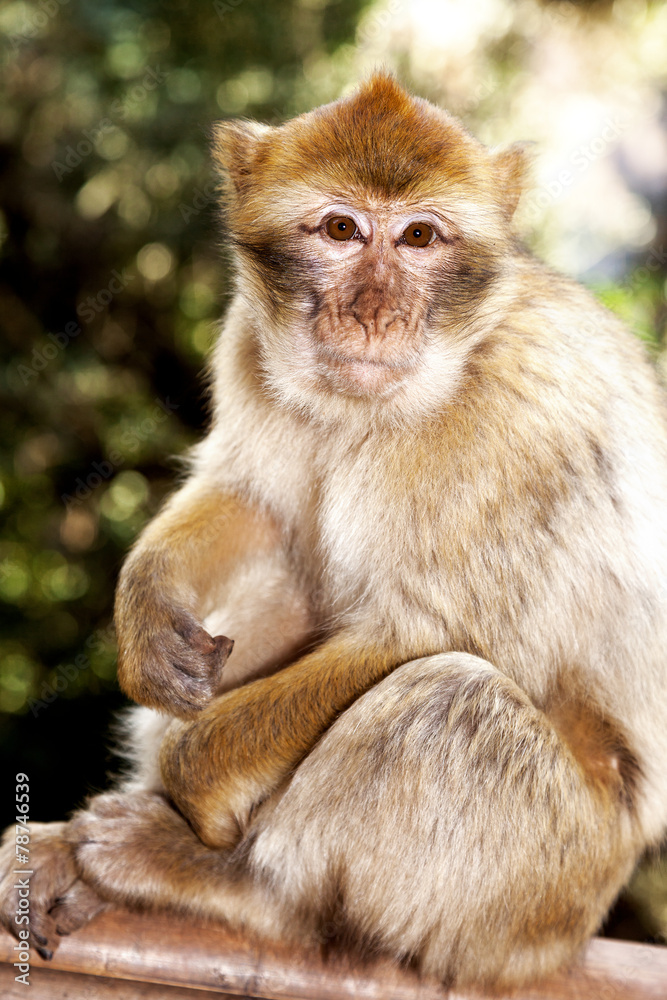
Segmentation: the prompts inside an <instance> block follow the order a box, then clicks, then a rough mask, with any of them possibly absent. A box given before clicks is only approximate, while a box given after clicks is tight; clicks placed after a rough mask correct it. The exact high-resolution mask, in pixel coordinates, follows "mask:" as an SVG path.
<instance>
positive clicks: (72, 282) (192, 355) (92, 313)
mask: <svg viewBox="0 0 667 1000" xmlns="http://www.w3.org/2000/svg"><path fill="white" fill-rule="evenodd" d="M362 6H363V2H362V0H277V2H275V3H272V4H266V3H263V2H261V0H229V2H224V0H216V2H204V3H201V4H191V3H187V2H184V0H168V2H166V3H157V2H152V0H136V2H126V3H117V2H110V0H38V2H35V3H26V2H16V3H9V4H5V5H4V6H3V7H2V8H0V32H2V39H1V44H2V63H1V66H2V68H1V70H0V92H1V95H2V100H1V101H0V164H1V171H0V205H1V206H2V209H1V212H0V264H1V266H2V273H1V277H0V323H1V325H2V331H3V338H2V348H1V349H2V362H3V364H2V373H1V375H0V379H1V382H0V391H1V392H2V397H3V403H4V405H3V407H2V415H1V417H0V420H1V424H0V508H1V511H2V515H3V520H4V526H3V534H2V541H1V542H0V615H1V623H2V631H1V638H0V712H2V713H4V723H3V726H2V732H1V735H0V764H2V765H3V766H2V773H3V775H7V776H9V775H10V773H11V775H13V774H14V772H15V770H16V769H17V767H20V768H21V769H22V770H26V771H30V764H33V765H34V768H33V773H34V777H35V780H36V781H40V782H41V784H40V787H39V791H37V790H36V791H35V795H34V798H33V802H34V804H35V808H36V809H37V810H38V816H37V818H39V817H40V816H41V817H49V818H53V817H55V816H59V815H62V814H63V813H64V812H65V811H66V810H67V809H69V808H71V807H72V806H73V805H74V804H75V802H76V801H77V799H79V798H80V797H81V795H82V792H83V791H84V790H85V788H86V786H87V785H88V784H90V783H91V782H92V783H93V784H102V783H103V782H104V766H105V746H104V744H105V741H104V733H105V729H106V723H107V720H108V716H109V712H110V709H111V708H112V707H115V706H117V705H118V704H120V703H121V702H122V699H121V698H120V695H119V694H118V692H117V690H116V687H115V680H114V670H115V649H114V642H113V631H112V628H111V627H110V622H111V613H112V600H113V591H114V584H115V578H116V574H117V571H118V567H119V565H120V563H121V561H122V558H123V555H124V553H125V552H126V551H127V548H128V546H129V544H130V543H131V542H132V540H133V538H134V537H135V536H136V534H137V532H138V530H139V529H140V528H141V526H142V525H143V524H144V522H145V521H146V520H147V519H148V518H149V517H150V516H151V515H152V514H153V513H154V511H155V510H156V508H157V507H158V505H159V503H160V501H161V499H162V497H163V496H164V494H165V492H166V491H168V490H169V488H170V487H171V485H172V484H173V482H174V478H175V476H176V473H177V468H176V463H175V461H173V460H172V459H171V457H170V456H175V455H179V454H182V453H183V451H184V449H185V448H186V447H187V445H188V444H189V443H190V442H192V441H193V440H194V439H195V438H196V437H197V436H198V434H199V432H200V431H201V428H202V427H203V425H204V423H205V419H206V402H205V387H204V380H203V378H202V376H201V370H202V365H203V359H204V355H205V353H206V351H207V348H208V346H209V344H210V342H211V340H212V338H213V337H214V336H215V324H216V318H217V317H218V316H219V315H220V312H221V310H222V307H223V305H224V300H225V295H226V292H227V280H226V274H225V265H224V259H223V255H221V254H220V248H219V246H218V243H219V238H218V232H217V228H216V219H215V184H214V177H213V174H212V170H211V165H210V162H209V157H208V133H209V129H210V126H211V123H212V122H214V121H215V120H216V119H219V118H221V117H224V116H230V115H237V114H241V115H248V116H252V117H258V118H260V119H264V120H267V121H277V120H279V119H281V118H283V117H284V116H286V115H290V114H293V113H295V112H298V111H300V110H305V108H306V103H305V98H304V96H303V95H304V93H305V91H304V87H303V79H304V66H305V65H306V64H307V65H314V64H315V63H314V61H315V62H317V60H323V59H324V60H326V58H328V56H329V55H331V54H332V53H333V52H335V50H336V49H337V48H338V47H339V46H340V45H341V44H342V43H343V41H345V40H346V39H348V40H349V39H351V38H352V37H353V35H354V30H355V25H356V20H357V17H358V15H359V12H360V9H361V7H362ZM300 94H301V95H302V96H299V95H300ZM331 96H332V97H333V96H335V94H334V93H333V92H332V94H331ZM73 699H76V702H75V704H76V706H77V707H79V706H80V709H79V711H78V712H77V713H74V712H73V707H74V704H73ZM54 747H55V749H56V752H55V753H54V750H53V749H52V748H54ZM8 757H9V760H8V759H7V758H8ZM10 762H12V763H10ZM5 764H6V766H4V765H5ZM5 802H6V803H9V802H10V799H9V796H7V797H6V798H4V799H3V808H4V803H5Z"/></svg>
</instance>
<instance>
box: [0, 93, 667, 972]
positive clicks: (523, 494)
mask: <svg viewBox="0 0 667 1000" xmlns="http://www.w3.org/2000/svg"><path fill="white" fill-rule="evenodd" d="M214 152H215V156H216V159H217V162H218V165H219V167H220V170H221V177H222V189H223V190H222V208H223V217H224V224H225V227H226V230H225V231H226V233H227V237H228V240H229V243H230V245H231V247H232V248H233V251H234V260H235V266H236V296H235V298H234V301H233V303H232V305H231V308H230V310H229V313H228V316H227V320H226V322H225V326H224V329H223V331H222V334H221V337H220V340H219V343H218V346H217V348H216V352H215V356H214V359H213V372H214V375H215V382H214V391H213V399H214V419H213V425H212V428H211V431H210V433H209V435H208V437H207V438H206V440H205V441H203V442H202V444H201V445H200V446H199V447H198V448H197V449H196V451H195V453H194V455H193V459H192V472H191V475H190V477H189V479H188V481H187V483H186V484H185V485H184V486H183V487H182V489H181V490H180V491H179V492H178V493H176V494H175V495H174V496H173V497H172V499H171V500H170V502H169V503H168V504H167V506H166V507H165V509H164V511H163V512H162V513H161V514H160V515H159V516H158V517H157V518H156V520H155V521H154V522H153V523H152V524H151V525H149V527H148V529H147V530H146V532H145V533H144V535H143V536H142V537H141V539H140V540H139V542H138V543H137V546H136V547H135V549H134V551H133V552H132V554H131V555H130V557H129V559H128V561H127V563H126V565H125V567H124V569H123V572H122V575H121V580H120V583H119V588H118V597H117V607H116V612H117V613H116V620H117V627H118V633H119V650H120V661H119V676H120V680H121V684H122V685H123V687H124V689H125V690H126V691H127V693H128V694H130V695H131V696H132V697H133V698H135V699H136V700H137V701H139V702H141V703H142V704H143V705H144V706H146V707H144V708H141V709H137V710H135V712H134V715H133V716H132V718H131V720H130V721H129V722H128V745H129V751H128V752H129V753H130V755H131V756H132V758H133V761H134V770H133V773H132V776H131V777H130V778H128V779H126V780H125V781H124V783H123V784H122V785H121V787H120V789H119V791H117V792H115V793H111V794H109V795H105V796H99V797H97V798H96V799H93V800H92V801H91V803H90V805H89V807H88V808H87V809H86V810H84V811H82V812H81V813H79V814H78V815H76V816H75V817H74V819H73V820H71V821H70V823H69V824H68V825H66V826H65V827H63V826H62V824H60V825H57V826H55V827H54V828H53V832H52V834H51V835H50V834H49V828H48V827H47V828H44V831H42V832H41V833H40V838H41V839H40V851H41V852H42V853H44V851H45V850H46V852H47V853H46V855H45V856H44V859H43V860H42V862H41V869H40V886H45V888H43V889H41V890H40V892H41V895H40V897H39V898H40V901H41V902H40V908H39V912H38V913H37V914H36V923H37V926H38V927H41V928H42V931H41V932H40V938H41V939H42V940H45V941H47V942H48V947H49V948H52V947H54V946H55V944H56V943H57V936H56V932H57V929H58V926H59V925H58V923H57V921H56V922H55V923H54V921H53V920H52V919H51V918H49V908H50V906H51V904H52V903H53V902H54V901H55V899H56V896H59V897H62V898H61V901H60V903H59V904H58V905H59V910H58V913H59V915H60V916H59V919H61V920H64V919H65V917H67V918H68V919H69V921H70V924H68V927H69V926H70V925H71V926H74V924H76V923H77V922H81V921H82V920H84V919H86V916H87V914H88V912H89V910H91V909H94V906H93V905H92V904H91V902H90V898H89V897H86V899H85V906H83V905H82V904H81V902H80V899H81V895H82V893H83V892H84V890H85V892H88V893H90V890H91V889H94V890H95V892H96V893H97V894H98V895H99V899H100V900H101V901H105V902H106V901H112V902H120V903H125V904H130V905H136V906H139V907H146V908H150V907H156V906H157V907H165V908H173V909H177V910H180V911H185V912H191V913H198V914H204V915H210V916H214V917H217V918H220V919H223V920H227V921H229V922H230V923H232V924H234V925H236V926H241V927H245V928H247V929H248V930H249V931H253V932H255V933H257V934H260V935H264V936H267V937H278V938H283V939H288V940H293V941H294V942H295V943H300V944H303V945H313V946H315V945H322V944H326V945H331V944H335V945H336V946H343V947H348V948H352V949H356V950H362V951H363V950H373V951H379V952H382V953H386V954H390V955H393V956H394V957H395V958H396V959H398V960H401V961H406V962H410V963H412V964H414V965H416V967H417V968H419V969H420V970H422V971H423V972H425V973H428V974H433V975H436V976H438V977H439V978H440V979H441V980H442V981H443V982H446V983H448V984H456V985H459V986H460V985H464V984H467V983H471V982H477V983H482V984H487V985H499V984H500V985H504V984H513V983H518V982H522V981H525V980H527V979H530V978H534V977H537V976H540V975H543V974H546V973H548V972H550V971H551V970H552V969H554V968H555V967H557V966H558V965H560V964H562V963H565V962H568V961H570V960H572V958H573V957H574V956H575V955H576V953H577V950H578V949H579V948H580V947H581V946H582V944H583V943H584V942H585V941H586V939H587V938H588V936H589V935H591V934H592V933H593V932H594V931H595V930H596V928H597V927H598V926H599V924H600V922H601V921H602V919H603V918H604V916H605V913H606V911H607V909H608V907H609V906H610V904H611V902H612V901H613V899H614V897H615V895H616V894H617V893H618V891H619V890H620V888H621V887H622V886H623V884H624V882H625V881H626V880H627V878H628V877H629V874H630V872H631V871H632V868H633V865H634V864H635V862H636V859H637V858H638V856H639V855H640V853H641V852H642V851H643V850H644V849H645V848H646V847H647V846H649V845H652V844H655V843H657V842H658V841H659V840H660V839H661V838H662V837H663V835H664V832H665V828H666V826H667V776H666V775H665V771H664V765H663V762H664V759H665V756H666V755H667V672H666V671H665V668H664V661H665V643H666V640H667V606H666V604H665V600H664V596H663V595H664V574H665V569H666V568H667V432H666V422H665V402H664V397H663V393H662V390H661V388H660V387H659V386H658V384H657V381H656V378H655V376H654V373H653V371H652V369H651V367H650V365H649V364H648V362H647V361H646V359H645V358H644V356H643V353H642V349H641V347H640V346H639V345H638V344H637V343H636V342H635V341H634V339H633V338H632V337H631V336H630V334H628V333H627V332H626V331H625V330H624V329H623V328H622V327H621V325H620V324H619V323H618V322H617V321H616V320H615V319H614V318H613V317H612V316H611V315H610V314H609V313H607V312H606V311H605V310H604V309H603V308H602V307H601V306H600V305H598V304H597V303H596V302H595V301H594V300H593V299H592V298H591V297H590V296H589V295H588V294H587V293H586V292H585V291H584V290H583V289H582V288H580V287H579V286H577V285H576V284H575V283H573V282H572V281H570V280H568V279H566V278H564V277H561V276H559V275H556V274H553V273H552V272H550V271H549V270H548V269H547V268H545V267H544V265H542V264H541V263H539V262H537V261H536V260H534V259H533V258H532V257H531V256H530V255H529V254H527V253H526V252H525V251H524V250H523V249H522V248H521V247H520V246H519V245H518V243H517V242H516V239H515V237H514V235H513V233H512V230H511V219H512V214H513V212H514V209H515V207H516V204H517V200H518V197H519V193H520V189H521V185H522V178H523V174H524V169H525V157H524V153H523V151H522V149H521V147H512V148H511V149H510V150H508V151H505V152H500V153H493V152H489V151H488V150H486V149H485V148H484V147H483V146H482V145H481V144H480V143H478V142H477V141H476V140H475V139H474V138H473V137H472V136H471V135H469V133H467V132H466V131H465V129H464V128H463V127H462V126H461V125H460V124H459V123H458V122H456V121H455V120H454V119H452V118H451V117H450V116H448V115H447V114H445V113H444V112H442V111H440V110H439V109H437V108H435V107H433V106H432V105H430V104H428V103H426V102H424V101H421V100H417V99H415V98H413V97H411V96H409V95H408V94H407V93H406V92H405V91H403V90H402V89H401V88H400V87H399V86H398V85H397V83H396V82H395V81H394V80H393V79H392V78H391V77H389V76H386V75H382V74H380V75H376V76H375V77H373V78H372V79H371V80H370V81H369V82H368V83H366V84H365V85H364V86H362V87H361V88H360V90H359V91H358V92H357V93H356V94H354V95H352V96H351V97H349V98H346V99H344V100H341V101H339V102H336V103H335V104H332V105H328V106H326V107H324V108H319V109H317V110H315V111H313V112H311V113H310V114H307V115H304V116H302V117H300V118H297V119H295V120H293V121H290V122H287V123H286V124H285V125H283V126H281V127H279V128H269V127H267V126H261V125H257V124H255V123H252V122H227V123H223V124H222V125H220V126H219V127H218V130H217V132H216V137H215V143H214ZM338 217H344V218H345V219H346V220H347V223H348V224H351V225H352V226H353V227H354V236H353V238H352V239H350V240H336V239H334V238H332V237H331V235H330V234H329V230H328V228H327V226H328V224H329V223H330V222H331V220H332V219H336V218H338ZM414 224H417V225H418V228H419V227H421V229H423V228H424V227H426V228H427V231H429V232H430V231H431V230H432V232H433V239H432V241H431V242H430V243H429V244H428V245H426V246H414V245H411V244H410V243H408V242H407V240H406V233H407V232H408V227H409V226H410V225H414ZM225 636H230V637H231V639H233V640H234V648H233V651H231V652H230V649H231V643H230V641H229V640H226V639H225V638H224V637H225ZM49 836H51V837H52V845H53V847H52V853H53V861H50V860H49V858H48V850H47V848H48V843H49ZM44 845H46V848H45V846H44ZM11 847H12V845H11V842H8V844H7V846H5V847H4V848H3V849H2V850H3V852H4V853H3V854H2V863H3V865H4V868H5V869H8V868H9V867H10V864H11V857H10V856H11ZM66 850H69V851H71V855H70V861H69V862H68V864H70V865H71V866H72V867H71V870H70V869H67V871H68V873H69V877H71V879H75V878H76V879H77V880H76V881H74V883H73V884H74V890H73V895H72V897H71V898H70V897H68V895H67V892H64V891H63V886H62V883H63V880H64V877H63V875H62V870H63V861H62V859H63V856H64V855H63V851H66ZM50 873H52V874H50ZM65 880H66V879H65ZM49 885H50V886H51V892H50V893H49ZM77 887H78V888H77ZM12 898H13V897H12V895H11V888H10V883H9V882H7V883H6V885H5V886H4V888H3V889H2V890H1V891H0V901H1V902H2V906H3V910H2V915H3V920H4V922H5V924H6V925H7V926H8V927H10V928H11V927H12V905H13V903H12ZM69 911H71V915H69ZM82 913H83V915H81V914H82ZM42 947H45V945H42Z"/></svg>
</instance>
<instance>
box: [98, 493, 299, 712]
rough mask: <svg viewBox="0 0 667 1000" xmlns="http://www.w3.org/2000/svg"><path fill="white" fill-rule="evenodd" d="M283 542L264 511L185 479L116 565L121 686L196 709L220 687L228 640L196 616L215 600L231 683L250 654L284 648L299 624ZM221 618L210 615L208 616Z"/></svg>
mask: <svg viewBox="0 0 667 1000" xmlns="http://www.w3.org/2000/svg"><path fill="white" fill-rule="evenodd" d="M281 542H282V540H281V535H280V530H279V528H278V526H277V525H276V524H275V523H274V522H273V521H272V520H271V519H270V518H269V517H268V515H264V514H262V513H261V512H259V511H257V510H255V509H253V508H251V507H250V506H248V505H247V504H246V503H245V502H242V501H240V500H239V499H237V498H235V497H233V496H229V495H225V494H223V493H221V492H220V491H216V490H215V489H214V488H213V487H212V486H211V485H210V484H208V483H206V482H200V481H197V480H191V481H190V482H188V483H187V484H186V485H185V486H184V487H183V488H182V489H181V490H180V491H179V492H178V493H176V494H175V495H174V496H173V497H172V498H171V500H170V501H169V503H168V504H167V505H166V507H165V508H164V510H163V511H162V512H161V513H160V514H159V516H158V517H157V518H156V519H155V520H154V521H152V522H151V523H150V524H149V525H148V527H147V528H146V530H145V532H144V533H143V535H142V536H141V538H140V539H139V542H138V543H137V545H136V547H135V548H134V550H133V551H132V553H131V554H130V556H129V558H128V559H127V561H126V563H125V565H124V567H123V570H122V573H121V577H120V581H119V585H118V591H117V596H116V612H115V618H116V627H117V631H118V653H119V663H118V676H119V681H120V684H121V687H122V688H123V690H124V691H125V692H126V693H127V694H128V695H129V696H130V697H131V698H133V699H134V700H135V701H138V702H139V703H140V704H142V705H148V706H150V707H154V708H159V709H161V710H162V711H167V712H168V713H169V714H171V715H180V716H182V717H185V718H187V717H191V716H193V715H196V713H197V711H198V709H200V708H201V707H202V706H203V705H206V704H208V703H209V702H210V700H211V698H212V697H213V696H214V695H215V694H217V693H218V692H219V691H220V690H221V689H224V687H225V677H223V676H222V669H223V666H224V665H225V661H226V658H227V656H228V655H229V648H230V645H231V644H230V642H229V640H227V639H225V638H224V636H218V637H217V638H215V639H214V638H213V637H212V636H211V635H210V634H209V633H208V632H207V630H206V629H205V628H204V627H203V624H202V622H203V620H204V619H205V618H206V616H207V615H210V614H211V613H212V612H214V611H215V610H216V609H220V608H223V609H224V608H225V607H231V608H232V613H231V617H230V616H227V620H228V621H229V622H230V624H231V625H232V626H233V627H234V630H235V634H234V638H235V639H239V640H240V643H239V648H237V650H236V651H235V655H234V657H233V659H232V662H231V663H230V669H231V670H232V672H233V673H235V674H236V680H235V683H238V682H239V680H240V679H241V678H242V676H243V674H244V673H245V674H246V675H247V674H248V673H252V672H255V673H256V672H260V671H261V668H262V663H261V662H259V660H258V657H259V658H261V657H262V656H263V657H265V659H266V663H267V664H268V665H270V664H271V663H272V662H275V661H280V658H281V654H282V653H284V652H285V650H287V651H291V649H292V647H293V645H294V643H295V642H296V640H297V639H298V638H299V637H300V633H303V632H305V630H306V626H307V623H306V614H305V612H304V607H305V602H302V606H301V607H299V606H298V605H299V601H298V596H297V595H296V587H295V585H293V583H292V581H291V580H290V574H291V570H290V568H289V566H288V565H287V562H286V557H285V555H284V553H283V549H282V544H281ZM253 573H254V576H253ZM277 591H280V593H281V594H282V598H283V600H282V609H283V611H282V615H283V617H282V622H283V625H282V626H281V627H282V628H283V630H284V634H282V633H279V632H278V630H277V628H276V629H273V630H272V629H271V625H272V624H273V623H274V622H277V621H278V620H280V619H277V618H276V609H277V606H278V604H277V597H276V592H277ZM265 601H266V602H267V606H266V607H265V606H264V605H265ZM239 609H242V610H239ZM253 614H254V619H253V617H252V616H253ZM213 618H214V619H215V615H214V616H213ZM224 622H225V615H224V614H223V616H222V620H221V619H220V616H219V615H218V618H217V621H216V622H215V624H216V625H217V624H224ZM237 626H238V627H240V630H241V634H240V635H239V634H238V632H237V631H236V628H237ZM244 630H245V631H246V632H248V633H249V635H253V637H254V639H255V640H256V647H258V648H256V649H255V650H254V653H253V654H252V656H254V660H253V659H252V656H251V661H252V662H250V661H249V662H245V661H247V660H248V655H249V647H250V643H249V642H248V641H246V642H245V643H244V638H247V637H244V635H243V632H244ZM301 638H303V636H302V635H301ZM244 657H245V661H244ZM255 661H256V662H255ZM239 674H240V676H239ZM227 686H228V685H227Z"/></svg>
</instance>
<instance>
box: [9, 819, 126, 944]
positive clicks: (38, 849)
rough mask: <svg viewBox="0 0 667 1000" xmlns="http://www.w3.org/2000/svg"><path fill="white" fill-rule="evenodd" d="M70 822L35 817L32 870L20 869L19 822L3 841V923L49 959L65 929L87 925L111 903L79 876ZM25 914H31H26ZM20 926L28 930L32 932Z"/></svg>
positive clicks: (31, 830)
mask: <svg viewBox="0 0 667 1000" xmlns="http://www.w3.org/2000/svg"><path fill="white" fill-rule="evenodd" d="M67 826H68V824H67V823H31V825H30V863H29V865H26V866H25V867H26V869H29V870H30V871H31V872H32V873H33V874H32V875H28V874H26V875H23V874H20V871H21V868H22V865H20V864H17V860H16V841H15V829H14V827H13V826H11V827H9V828H8V829H7V830H6V831H5V834H4V837H3V839H2V846H0V923H1V924H2V926H3V927H5V928H6V929H7V930H8V931H9V932H10V934H13V935H14V937H16V938H18V939H19V940H20V941H22V942H24V943H25V942H26V941H27V943H28V945H29V946H30V947H31V948H34V949H35V951H37V953H38V954H39V955H41V956H42V958H45V959H49V958H52V956H53V952H54V951H55V949H56V948H57V947H58V945H59V943H60V938H61V937H62V935H64V934H69V933H70V932H71V931H74V930H77V929H78V928H79V927H82V926H83V925H84V924H86V923H88V921H89V920H91V919H92V918H93V917H94V916H95V915H96V914H97V913H99V912H100V911H101V910H103V909H105V907H106V906H107V903H106V902H105V901H104V900H102V899H100V897H99V896H98V895H97V894H96V893H95V892H94V891H93V890H92V889H91V888H90V887H89V886H87V885H86V884H85V883H84V882H82V881H81V879H80V878H79V873H78V870H77V868H76V864H75V860H74V854H73V851H72V847H71V846H70V844H69V843H68V842H67V840H66V829H67ZM17 872H19V874H17ZM25 914H27V916H28V920H22V917H23V916H24V915H25ZM19 921H20V922H19ZM19 931H27V932H28V937H27V938H25V937H24V936H23V935H19Z"/></svg>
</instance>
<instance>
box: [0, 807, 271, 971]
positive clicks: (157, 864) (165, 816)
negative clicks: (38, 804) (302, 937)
mask: <svg viewBox="0 0 667 1000" xmlns="http://www.w3.org/2000/svg"><path fill="white" fill-rule="evenodd" d="M30 832H31V843H30V868H31V872H32V874H31V875H30V877H29V878H28V879H27V882H28V885H29V890H28V891H29V894H30V897H29V898H30V907H29V917H30V922H29V924H27V923H26V924H19V925H17V924H16V922H15V915H16V914H17V913H23V912H26V911H25V909H21V907H20V898H21V897H20V894H21V891H22V890H21V883H20V881H19V880H20V879H21V875H17V874H16V873H15V871H14V869H15V868H16V856H15V843H14V827H10V829H9V830H8V831H7V834H6V835H5V838H4V841H3V845H2V847H0V923H1V924H2V925H3V926H4V927H5V928H6V929H7V930H8V931H9V932H10V933H12V934H14V935H15V936H16V937H18V931H19V930H20V929H21V928H25V929H26V930H27V931H28V932H29V942H30V945H31V947H33V948H36V950H37V951H38V952H39V954H40V955H41V956H42V957H43V958H47V959H48V958H51V956H52V953H53V952H54V951H55V949H56V948H57V947H58V945H59V943H60V939H61V936H62V935H63V934H69V933H70V932H72V931H74V930H77V929H78V928H79V927H82V926H83V925H84V924H85V923H87V922H88V921H89V920H90V919H91V918H92V917H93V916H95V914H96V913H99V912H100V910H102V909H105V908H106V907H107V906H108V905H109V904H110V903H117V904H119V905H121V906H131V907H138V908H140V909H170V910H176V911H180V912H186V913H190V914H199V915H202V916H208V917H217V918H219V919H224V920H226V921H227V922H229V923H232V924H234V925H235V926H240V925H243V924H245V925H248V926H250V927H252V928H254V929H255V930H256V931H258V932H260V933H263V934H264V935H265V936H274V937H275V936H280V926H281V924H280V916H279V913H278V911H277V910H276V907H275V906H273V904H272V901H271V897H270V893H269V891H268V889H267V888H265V887H263V886H262V885H261V883H256V882H254V881H253V880H252V879H250V878H248V877H247V876H246V875H245V874H244V867H243V865H242V863H241V862H239V861H238V860H235V859H234V858H232V857H230V856H229V854H227V855H224V854H223V853H222V852H219V851H212V850H210V849H209V848H207V847H204V845H203V844H202V843H201V841H200V840H198V838H197V836H196V835H195V834H194V833H193V831H192V830H191V829H190V827H189V826H188V824H187V823H186V822H185V820H184V819H183V818H182V816H179V815H178V813H177V812H175V810H174V809H172V808H171V806H170V805H169V804H168V803H167V801H166V799H165V798H164V797H163V796H162V795H160V794H154V793H151V792H141V791H140V792H111V793H108V794H105V795H98V796H96V797H95V798H93V799H91V800H90V802H89V803H88V806H87V808H85V809H82V810H80V811H79V812H78V813H76V814H75V815H74V816H73V818H72V819H71V820H70V821H69V822H68V823H47V824H33V825H31V831H30ZM24 895H25V893H24Z"/></svg>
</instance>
